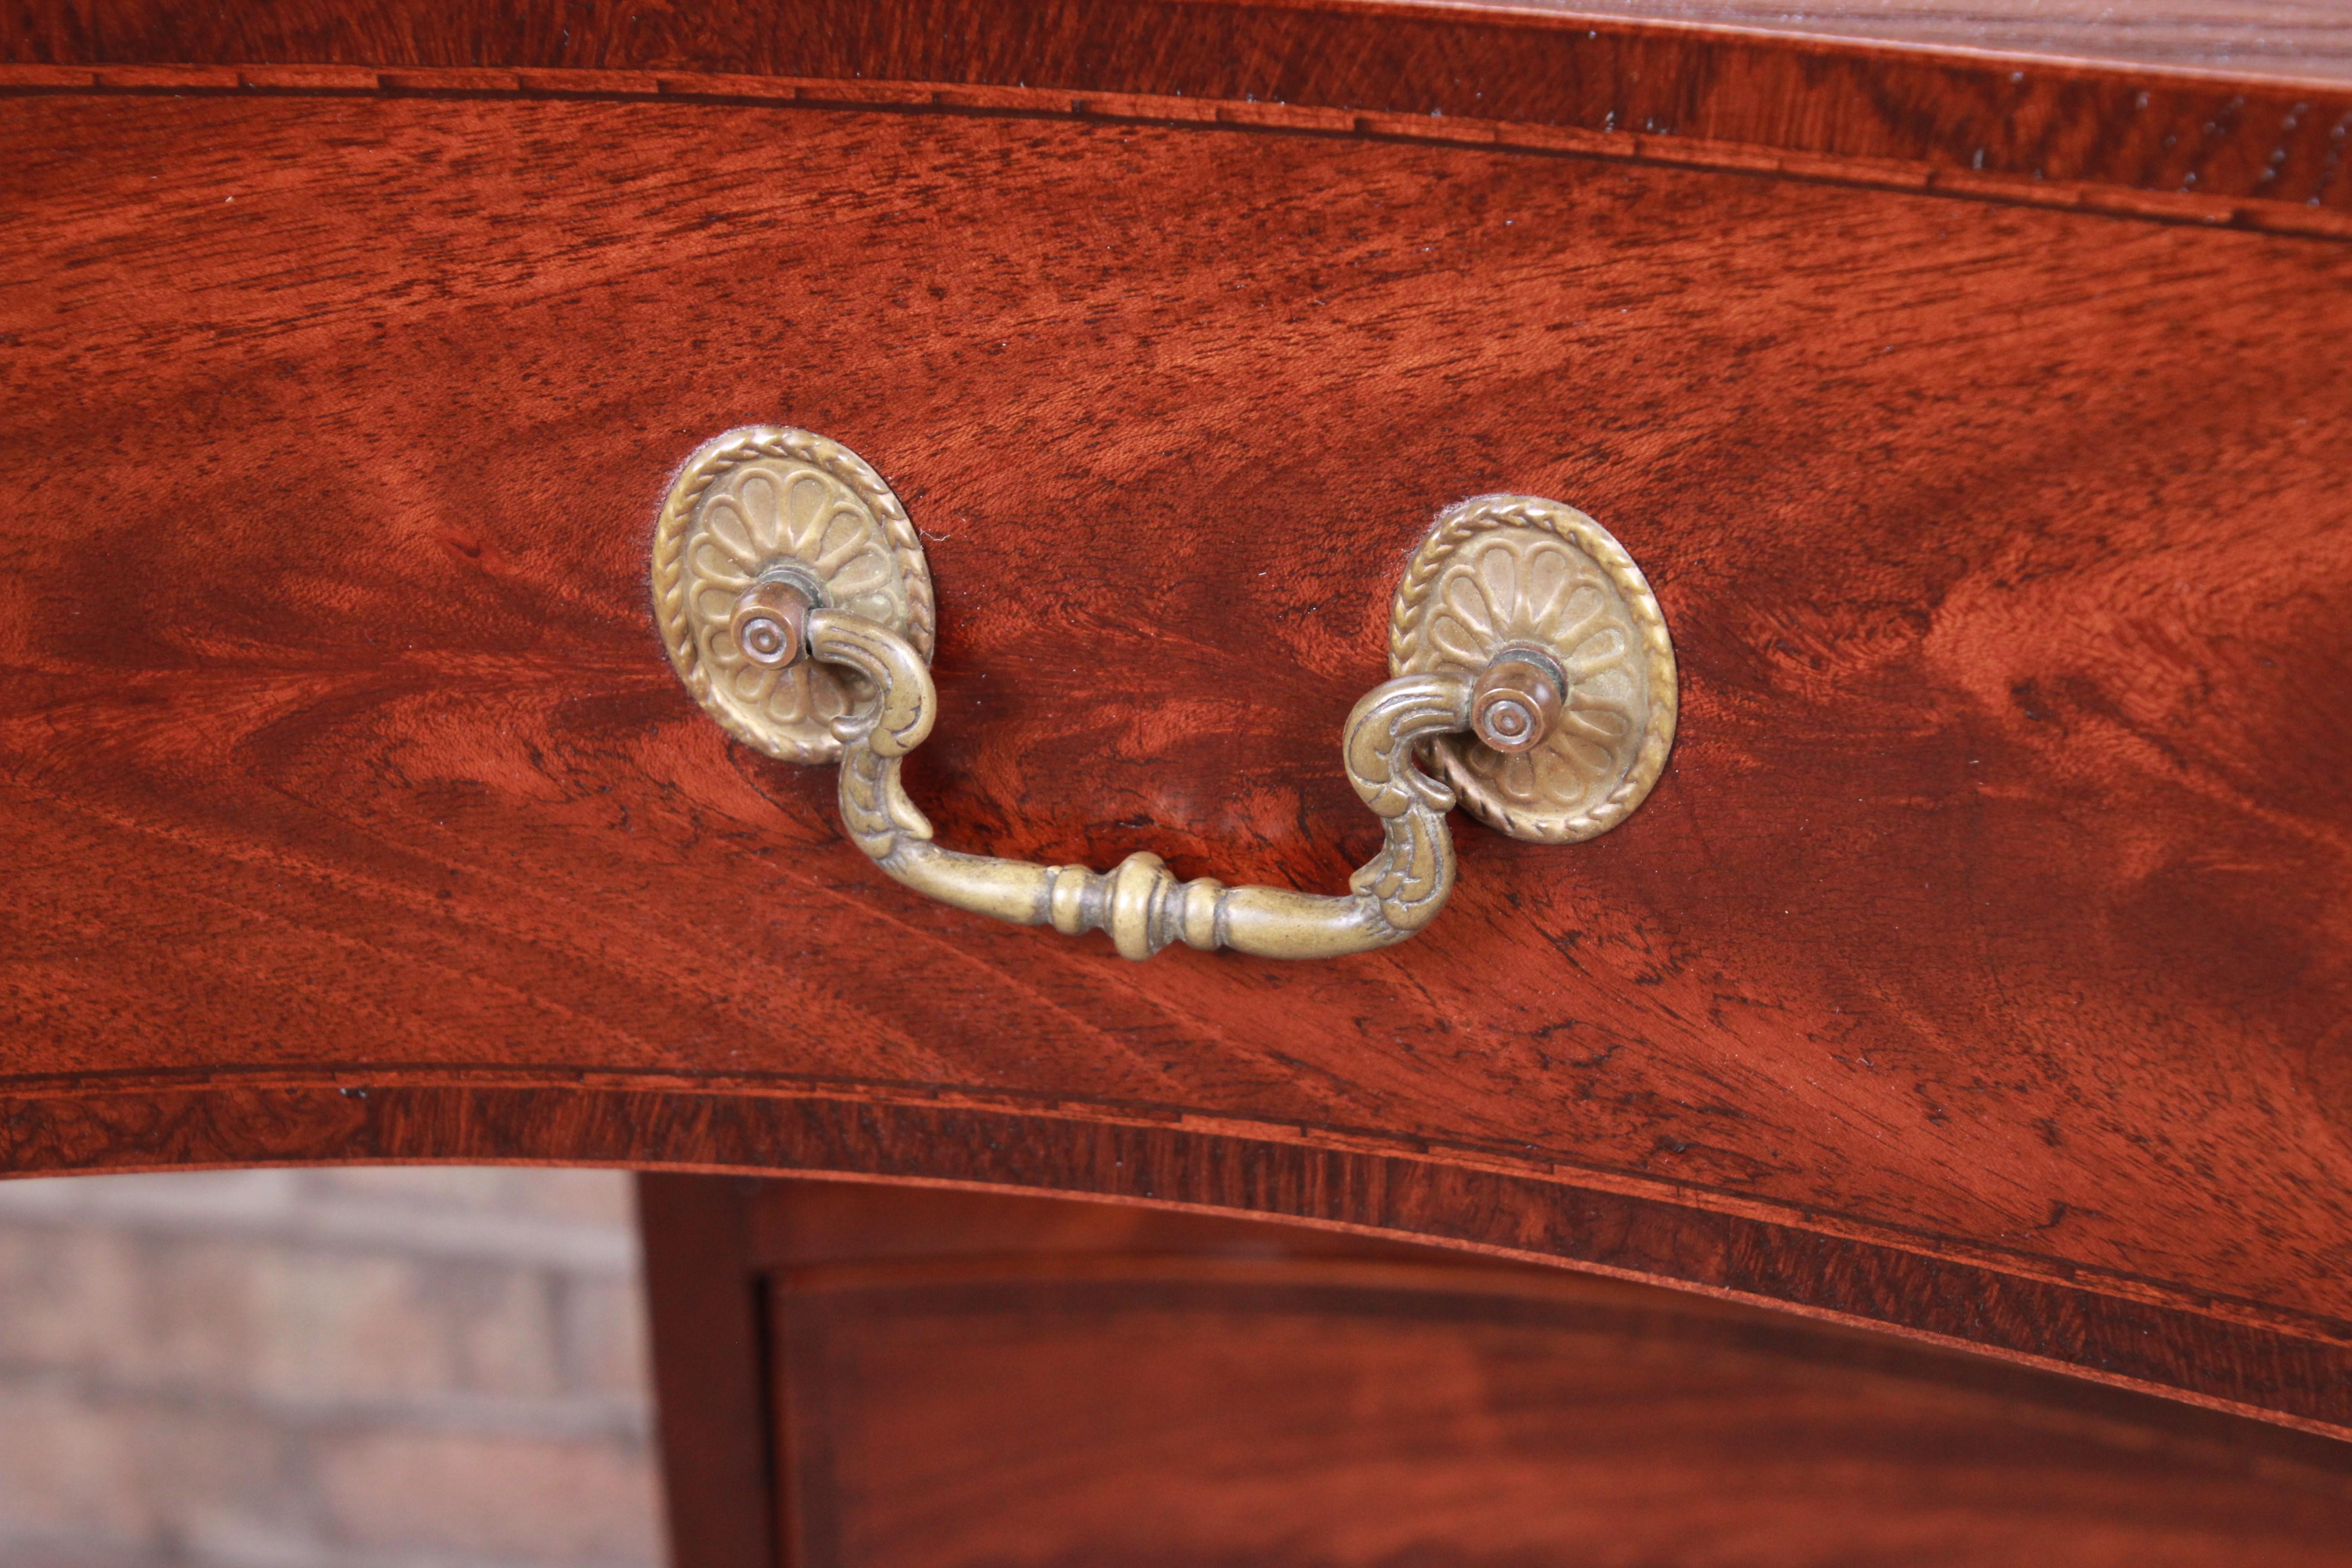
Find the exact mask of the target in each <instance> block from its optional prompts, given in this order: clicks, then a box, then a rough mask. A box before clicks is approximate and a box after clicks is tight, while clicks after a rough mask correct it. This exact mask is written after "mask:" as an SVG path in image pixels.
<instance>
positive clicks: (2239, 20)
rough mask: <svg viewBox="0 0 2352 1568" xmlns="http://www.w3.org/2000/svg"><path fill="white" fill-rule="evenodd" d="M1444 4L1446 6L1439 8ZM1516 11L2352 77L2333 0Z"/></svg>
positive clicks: (2344, 18)
mask: <svg viewBox="0 0 2352 1568" xmlns="http://www.w3.org/2000/svg"><path fill="white" fill-rule="evenodd" d="M1441 3H1450V0H1441ZM1514 4H1515V5H1517V6H1518V7H1520V8H1523V9H1529V10H1546V11H1560V12H1566V13H1570V14H1572V15H1577V16H1627V17H1635V18H1642V19H1647V20H1654V21H1664V20H1671V21H1677V22H1691V23H1697V24H1701V25H1705V26H1724V27H1758V28H1763V29H1766V30H1769V31H1771V32H1780V33H1805V34H1811V35H1812V36H1813V37H1828V38H1868V39H1873V40H1875V41H1877V42H1881V43H1890V44H1922V45H1931V46H1935V47H1943V48H1963V49H1970V50H1992V51H1997V52H2000V53H2003V54H2015V55H2027V56H2037V57H2041V58H2057V59H2074V60H2106V61H2112V62H2115V63H2118V64H2123V63H2129V64H2134V65H2142V66H2159V67H2164V68H2174V69H2192V70H2193V69H2205V70H2224V71H2241V72H2245V73H2247V74H2250V75H2261V76H2281V77H2298V78H2305V79H2309V78H2325V79H2328V80H2331V81H2342V80H2345V79H2347V78H2352V13H2347V11H2346V9H2345V8H2344V7H2343V6H2342V5H2336V4H2335V3H2334V0H1514Z"/></svg>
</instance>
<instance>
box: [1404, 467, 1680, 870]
mask: <svg viewBox="0 0 2352 1568" xmlns="http://www.w3.org/2000/svg"><path fill="white" fill-rule="evenodd" d="M1395 632H1396V636H1395V639H1394V644H1393V647H1392V649H1391V664H1392V666H1393V667H1394V668H1395V669H1396V671H1397V673H1399V674H1406V673H1412V672H1418V671H1423V670H1432V669H1446V668H1452V669H1463V670H1479V669H1483V668H1486V665H1487V664H1488V663H1489V662H1490V661H1491V660H1493V659H1494V658H1496V656H1497V655H1499V654H1502V653H1505V652H1507V651H1512V650H1522V651H1532V652H1534V653H1536V654H1538V655H1540V656H1542V657H1543V658H1546V659H1548V660H1549V661H1550V662H1551V663H1553V664H1555V665H1557V666H1558V667H1559V670H1560V673H1561V674H1562V675H1563V676H1564V677H1565V685H1564V688H1563V692H1562V697H1563V700H1562V703H1561V707H1560V712H1559V719H1558V721H1556V722H1555V723H1554V724H1553V725H1552V726H1551V728H1550V730H1549V732H1548V733H1547V734H1546V735H1545V736H1544V738H1543V740H1542V741H1541V742H1538V744H1537V745H1535V746H1534V747H1533V748H1532V749H1530V750H1528V751H1526V752H1517V753H1515V754H1506V753H1504V752H1497V751H1495V750H1494V749H1492V748H1491V747H1488V746H1486V744H1484V743H1483V742H1479V741H1478V740H1477V739H1476V738H1475V737H1474V736H1471V735H1453V736H1448V737H1446V738H1444V740H1442V741H1440V742H1436V743H1435V745H1434V747H1433V749H1434V751H1435V752H1436V753H1437V755H1438V758H1439V760H1440V762H1441V763H1443V765H1444V769H1445V771H1446V773H1447V774H1448V776H1449V777H1450V778H1451V780H1452V782H1453V784H1454V787H1455V788H1456V789H1457V790H1459V791H1460V792H1461V794H1462V797H1463V804H1464V805H1465V806H1467V807H1468V808H1469V809H1470V810H1471V811H1472V812H1474V813H1475V814H1476V815H1477V816H1479V817H1481V818H1482V819H1484V820H1485V821H1486V822H1488V823H1490V824H1492V825H1493V826H1497V827H1500V828H1502V829H1503V830H1504V831H1506V832H1507V833H1512V834H1515V835H1517V836H1519V837H1529V838H1541V839H1548V840H1553V841H1563V840H1571V839H1577V838H1586V837H1592V836H1593V835H1594V834H1597V833H1600V832H1602V831H1604V830H1606V829H1607V828H1608V827H1611V826H1614V825H1615V824H1616V823H1617V822H1618V821H1620V820H1622V818H1623V816H1625V815H1626V814H1627V813H1629V812H1630V811H1631V810H1632V809H1633V806H1634V805H1638V804H1639V803H1640V800H1641V797H1642V795H1643V794H1645V793H1646V792H1647V790H1648V788H1649V785H1650V784H1651V783H1652V782H1654V779H1655V777H1656V774H1657V772H1658V771H1659V770H1660V769H1661V768H1662V767H1663V765H1664V756H1665V748H1666V746H1667V744H1669V743H1670V742H1671V741H1672V738H1673V724H1674V683H1675V682H1674V656H1673V652H1672V649H1671V647H1670V645H1669V644H1668V643H1667V640H1666V637H1665V626H1664V620H1663V619H1662V618H1661V616H1659V613H1658V608H1657V602H1656V600H1655V599H1654V597H1653V596H1652V595H1651V594H1650V591H1649V584H1647V583H1646V582H1645V581H1643V578H1642V575H1641V573H1640V571H1639V570H1638V569H1637V568H1635V567H1634V565H1633V561H1632V559H1631V558H1630V557H1628V556H1627V555H1626V554H1625V552H1624V550H1623V548H1622V546H1620V545H1619V544H1618V543H1617V542H1616V541H1615V540H1614V539H1612V538H1611V537H1610V535H1609V534H1608V532H1607V531H1605V530H1603V529H1602V528H1601V525H1600V524H1598V523H1596V522H1594V521H1592V520H1591V519H1590V518H1588V517H1586V516H1585V515H1584V514H1583V513H1581V512H1580V511H1576V510H1573V509H1572V508H1569V507H1565V506H1561V505H1559V503H1557V502H1553V501H1546V500H1538V499H1536V498H1532V497H1517V496H1505V497H1486V498H1481V499H1480V500H1475V501H1468V502H1465V503H1463V505H1462V506H1459V507H1456V508H1454V509H1453V510H1449V511H1448V512H1447V513H1445V514H1444V516H1443V517H1441V518H1440V519H1439V520H1438V523H1437V526H1436V528H1435V529H1433V531H1432V532H1431V534H1430V537H1429V538H1428V539H1427V540H1426V541H1424V542H1423V545H1422V548H1421V550H1420V552H1417V553H1416V554H1415V556H1414V559H1413V562H1412V565H1411V566H1410V567H1409V568H1408V569H1407V573H1406V579H1405V584H1404V586H1403V588H1402V589H1401V590H1400V593H1399V599H1398V607H1397V620H1396V625H1395Z"/></svg>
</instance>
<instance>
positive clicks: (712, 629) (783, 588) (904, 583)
mask: <svg viewBox="0 0 2352 1568" xmlns="http://www.w3.org/2000/svg"><path fill="white" fill-rule="evenodd" d="M653 590H654V603H655V610H656V618H657V620H659V622H660V624H661V627H662V633H663V638H664V641H665V643H666V644H667V647H668V648H669V652H670V658H671V662H672V664H673V665H674V666H675V667H676V668H677V671H678V674H679V677H680V678H681V679H683V680H685V682H686V684H687V686H688V689H689V690H691V691H692V692H693V693H694V694H695V696H696V697H697V698H698V700H700V701H701V702H702V704H703V706H704V708H705V709H706V710H708V711H709V713H710V714H711V715H712V717H714V718H716V719H717V720H718V721H719V722H720V723H721V724H722V725H724V726H725V727H726V728H727V729H728V731H730V733H732V734H734V735H736V736H737V737H738V738H739V739H741V740H743V741H746V742H749V743H750V744H752V745H754V746H756V747H758V748H759V749H761V750H762V751H765V752H769V753H770V754H771V755H774V756H779V757H784V758H787V759H789V760H792V761H795V762H803V763H816V762H824V761H835V760H837V761H838V762H839V763H840V766H841V782H840V801H841V814H842V819H843V821H844V823H845V826H846V827H847V829H848V832H849V836H850V838H851V839H852V841H853V842H855V843H856V845H857V847H859V848H860V849H862V850H864V851H865V852H866V855H868V856H869V857H871V858H873V860H874V862H875V863H876V864H877V865H878V866H879V867H881V868H882V869H883V870H884V871H885V872H887V874H888V875H889V876H891V877H892V878H894V879H897V880H898V881H900V882H903V883H905V884H906V885H907V886H908V887H910V888H914V889H917V890H919V891H920V892H922V893H925V894H927V895H929V897H931V898H934V899H938V900H940V901H941V902H943V903H948V904H951V905H953V906H955V907H956V908H958V909H961V910H970V911H971V912H973V913H977V914H985V915H992V916H994V917H996V918H997V919H1000V920H1005V921H1013V922H1015V923H1017V924H1023V925H1051V926H1053V927H1054V928H1055V930H1057V931H1064V932H1066V933H1068V934H1071V935H1077V934H1080V933H1082V932H1085V931H1104V932H1107V933H1108V935H1109V937H1110V939H1111V941H1112V942H1113V944H1114V945H1115V946H1117V948H1118V951H1119V952H1120V953H1122V954H1124V955H1125V956H1126V957H1129V958H1132V959H1142V958H1149V957H1150V956H1151V955H1152V954H1153V953H1156V952H1159V951H1160V949H1162V948H1164V947H1166V946H1168V945H1170V944H1171V943H1172V942H1184V943H1186V944H1188V945H1190V946H1192V947H1196V948H1202V949H1213V948H1219V947H1229V948H1233V949H1234V950H1236V951H1239V952H1248V953H1254V954H1256V955H1258V956H1260V957H1265V958H1324V957H1334V956H1338V955H1339V954H1342V953H1349V952H1366V951H1368V950H1370V949H1373V948H1379V947H1385V946H1388V945H1389V944H1391V943H1392V942H1402V940H1404V939H1405V938H1406V937H1409V936H1411V935H1412V934H1413V933H1414V932H1415V931H1419V930H1421V929H1422V928H1423V926H1425V925H1427V924H1428V923H1429V922H1430V921H1432V920H1433V919H1435V918H1436V915H1437V911H1438V910H1441V909H1443V908H1444V904H1445V900H1446V897H1447V895H1448V894H1449V893H1451V892H1452V890H1453V887H1454V872H1455V860H1454V841H1453V837H1452V835H1451V833H1450V832H1449V830H1448V828H1447V826H1446V822H1445V817H1446V814H1447V813H1448V812H1449V811H1451V810H1452V809H1453V807H1454V805H1456V804H1457V803H1459V804H1462V805H1466V806H1468V808H1469V809H1470V810H1471V811H1472V812H1473V813H1474V814H1475V815H1476V816H1479V817H1480V818H1482V819H1483V820H1485V821H1486V822H1487V823H1488V824H1489V825H1491V826H1495V827H1497V828H1499V829H1501V830H1502V831H1504V832H1506V833H1508V834H1511V835H1512V836H1514V837H1522V838H1530V839H1538V840H1542V841H1547V842H1554V843H1560V842H1571V841H1574V840H1577V839H1581V838H1588V837H1592V836H1593V835H1595V834H1598V833H1601V832H1605V831H1607V830H1608V829H1609V828H1610V827H1612V826H1615V825H1616V824H1617V823H1619V822H1622V820H1623V819H1624V818H1625V816H1628V815H1629V814H1630V813H1631V812H1632V811H1633V808H1634V807H1635V806H1636V805H1639V804H1640V803H1641V800H1642V799H1643V796H1644V795H1647V793H1648V791H1649V789H1650V787H1651V785H1652V784H1654V783H1655V782H1656V780H1657V777H1658V775H1659V773H1661V772H1662V771H1663V769H1664V763H1665V757H1666V753H1667V750H1668V748H1669V747H1670V746H1671V745H1672V743H1673V736H1674V721H1675V666H1674V651H1673V646H1672V643H1671V641H1670V640H1669V639H1668V637H1667V636H1666V630H1665V623H1664V618H1663V616H1661V615H1660V613H1659V611H1658V607H1657V602H1656V599H1655V598H1654V596H1653V595H1652V594H1651V593H1650V589H1649V584H1648V583H1647V582H1646V581H1645V580H1644V579H1643V576H1642V574H1641V572H1640V570H1639V569H1638V568H1637V567H1635V566H1634V565H1633V561H1632V559H1631V557H1629V556H1627V555H1626V554H1625V552H1624V550H1623V549H1622V546H1620V545H1619V544H1618V543H1617V542H1616V541H1615V540H1614V539H1613V538H1611V537H1610V535H1609V534H1608V533H1607V532H1606V531H1604V530H1602V529H1601V526H1600V525H1599V524H1598V523H1596V522H1594V521H1592V520H1591V519H1590V518H1587V517H1585V516H1584V514H1583V513H1581V512H1579V511H1576V510H1573V509H1571V508H1569V507H1565V506H1562V505H1560V504H1559V503H1558V502H1555V501H1548V500H1541V499H1540V498H1536V497H1527V496H1486V497H1479V498H1476V499H1475V500H1470V501H1465V502H1463V503H1462V504H1461V505H1459V506H1455V507H1453V508H1450V509H1448V510H1446V511H1445V512H1444V513H1443V514H1441V515H1440V517H1439V519H1438V521H1437V524H1436V526H1435V527H1434V528H1433V529H1432V530H1431V531H1430V533H1429V535H1428V537H1427V538H1425V539H1424V540H1423V542H1422V545H1421V548H1420V549H1419V550H1418V551H1416V552H1414V555H1413V557H1412V560H1411V561H1410V562H1409V563H1407V566H1406V569H1405V574H1404V577H1403V580H1402V583H1401V584H1399V587H1398V590H1397V599H1396V605H1395V607H1394V611H1393V614H1392V616H1391V627H1390V631H1391V636H1390V660H1389V662H1390V668H1391V679H1388V680H1387V681H1384V682H1383V683H1381V685H1379V686H1377V687H1374V688H1373V689H1371V690H1370V692H1368V693H1366V694H1365V696H1364V698H1363V700H1361V701H1360V702H1358V703H1357V704H1356V706H1355V709H1354V710H1353V711H1351V712H1350V713H1349V716H1348V721H1347V723H1346V725H1345V726H1344V727H1343V729H1342V732H1341V741H1340V759H1341V763H1342V765H1343V766H1344V768H1345V769H1346V771H1347V774H1348V781H1349V784H1352V785H1353V786H1354V788H1355V790H1356V793H1357V795H1359V796H1360V797H1361V799H1362V800H1363V802H1364V804H1365V805H1367V806H1369V807H1370V808H1371V810H1372V812H1373V814H1374V815H1375V816H1378V817H1379V818H1380V819H1381V827H1382V837H1381V849H1380V852H1379V853H1378V854H1377V855H1375V856H1374V857H1373V858H1371V859H1370V861H1369V862H1367V863H1366V864H1365V865H1364V866H1363V867H1362V868H1360V869H1359V870H1358V871H1357V872H1356V873H1355V874H1354V876H1352V877H1350V878H1349V891H1348V892H1347V893H1346V894H1343V895H1329V894H1318V893H1302V892H1297V891H1294V890H1292V889H1286V888H1266V887H1248V886H1244V887H1227V886H1225V885H1224V884H1223V883H1221V882H1218V881H1216V880H1214V879H1211V878H1206V877H1203V878H1198V879H1193V880H1191V881H1185V880H1182V879H1179V878H1177V877H1176V876H1175V875H1174V874H1173V873H1172V872H1171V871H1170V870H1169V869H1168V868H1167V867H1166V866H1165V865H1164V864H1162V863H1161V861H1160V858H1159V857H1158V856H1156V855H1151V854H1149V853H1140V852H1139V853H1137V854H1133V855H1130V856H1129V857H1128V858H1126V859H1124V860H1122V861H1121V862H1119V864H1118V866H1117V867H1115V868H1112V869H1111V870H1109V871H1095V870H1092V869H1089V868H1087V867H1084V866H1041V865H1037V864H1034V863H1033V862H1030V861H1025V860H1006V859H1000V858H995V857H992V856H985V855H970V854H964V853H962V852H960V851H957V850H953V849H948V848H944V847H940V846H939V845H937V844H935V843H933V842H932V832H931V825H930V823H929V821H928V820H927V819H926V818H925V817H924V816H923V814H922V813H921V812H920V811H919V810H918V809H917V808H916V806H915V805H914V803H913V802H912V801H910V800H909V799H908V797H907V795H906V791H905V790H904V788H903V787H902V786H901V784H900V783H899V776H898V775H899V767H900V764H901V763H903V762H904V760H905V758H906V757H907V755H908V753H909V752H912V751H913V750H914V749H915V748H916V747H918V746H919V745H920V744H922V742H923V741H924V739H925V738H926V737H927V736H928V735H929V733H930V731H931V725H932V722H933V721H934V719H935V718H936V716H937V713H938V707H939V702H938V695H937V693H936V691H935V690H934V689H933V687H932V684H931V677H930V670H929V651H930V643H931V635H932V615H933V603H932V598H931V593H930V578H929V563H927V562H926V561H925V560H924V558H923V552H922V547H921V542H920V540H919V537H918V536H917V535H916V533H915V531H914V529H913V528H912V526H911V525H910V524H909V523H908V521H907V517H906V512H905V510H904V508H903V507H901V506H900V505H899V503H898V498H897V497H896V496H895V495H893V494H891V492H890V490H889V488H888V487H887V485H885V484H884V483H883V482H882V480H881V479H880V477H879V476H878V475H877V474H876V473H875V472H874V470H873V469H872V468H868V467H867V466H866V464H865V463H864V462H863V461H862V460H861V459H859V458H857V457H856V454H854V453H852V452H850V451H849V450H848V449H847V448H846V447H841V446H840V445H838V444H837V443H835V442H832V441H828V440H826V439H825V438H824V437H819V436H814V435H812V434H810V433H809V432H807V431H801V430H791V429H783V428H776V427H770V426H752V427H749V428H746V429H743V430H736V431H730V432H729V433H728V434H727V435H725V436H722V437H719V438H718V439H716V440H714V441H712V442H709V443H707V444H706V445H705V446H704V447H702V448H701V449H700V450H699V451H698V452H697V453H696V454H695V455H694V457H693V458H690V459H689V460H688V464H687V466H686V468H684V469H683V470H682V471H681V473H680V475H679V477H678V479H677V483H676V485H675V486H674V487H673V488H672V490H671V493H670V498H669V501H668V503H667V505H666V506H665V507H664V509H663V512H662V515H661V519H660V521H659V522H658V524H657V526H656V534H655V543H654V557H653ZM1424 760H1433V761H1434V763H1436V764H1437V767H1438V769H1439V771H1440V772H1441V773H1442V774H1443V775H1444V776H1443V777H1437V776H1433V775H1432V774H1431V773H1429V772H1426V771H1424V769H1423V765H1422V763H1423V761H1424Z"/></svg>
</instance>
